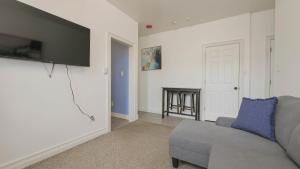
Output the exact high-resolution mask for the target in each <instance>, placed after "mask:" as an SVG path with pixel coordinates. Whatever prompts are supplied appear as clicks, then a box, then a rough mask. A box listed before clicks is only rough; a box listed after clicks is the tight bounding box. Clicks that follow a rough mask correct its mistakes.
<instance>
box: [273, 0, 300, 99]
mask: <svg viewBox="0 0 300 169" xmlns="http://www.w3.org/2000/svg"><path fill="white" fill-rule="evenodd" d="M299 7H300V1H299V0H284V1H282V0H276V26H275V29H276V42H275V43H276V52H275V53H276V54H275V55H276V60H275V62H276V72H275V86H274V90H275V94H276V95H293V96H298V97H299V96H300V79H299V77H298V75H299V72H300V66H299V63H300V43H299V39H300V20H299V16H300V10H299Z"/></svg>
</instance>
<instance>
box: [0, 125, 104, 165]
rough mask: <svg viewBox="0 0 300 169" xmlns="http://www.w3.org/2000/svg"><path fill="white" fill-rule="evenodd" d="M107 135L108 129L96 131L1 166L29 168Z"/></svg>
mask: <svg viewBox="0 0 300 169" xmlns="http://www.w3.org/2000/svg"><path fill="white" fill-rule="evenodd" d="M106 133H107V129H102V130H98V131H94V132H91V133H88V134H86V135H83V136H81V137H78V138H76V139H73V140H70V141H67V142H64V143H62V144H58V145H55V146H53V147H50V148H46V149H44V150H42V151H38V152H35V153H33V154H31V155H28V156H26V157H22V158H19V159H17V160H14V161H11V162H8V163H5V164H3V165H1V166H0V169H22V168H25V167H28V166H30V165H32V164H35V163H37V162H39V161H42V160H45V159H47V158H49V157H52V156H54V155H57V154H59V153H62V152H64V151H66V150H69V149H71V148H73V147H75V146H78V145H80V144H83V143H85V142H88V141H90V140H93V139H95V138H97V137H99V136H101V135H103V134H106Z"/></svg>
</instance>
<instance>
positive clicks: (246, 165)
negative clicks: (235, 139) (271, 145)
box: [208, 145, 298, 169]
mask: <svg viewBox="0 0 300 169" xmlns="http://www.w3.org/2000/svg"><path fill="white" fill-rule="evenodd" d="M208 169H298V167H297V166H296V165H295V164H294V163H293V162H292V161H291V160H290V159H288V157H283V156H273V155H269V154H268V155H266V154H264V153H259V152H257V151H251V150H240V149H237V148H235V147H230V146H226V147H225V146H223V145H214V146H213V147H212V150H211V153H210V158H209V165H208Z"/></svg>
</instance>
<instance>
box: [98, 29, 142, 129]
mask: <svg viewBox="0 0 300 169" xmlns="http://www.w3.org/2000/svg"><path fill="white" fill-rule="evenodd" d="M135 48H136V46H135V45H134V43H132V42H130V41H128V40H126V39H124V38H121V37H119V36H117V35H114V34H111V33H109V34H108V50H107V52H108V55H107V68H105V70H104V73H105V74H107V75H108V87H107V88H108V90H107V91H108V93H107V96H108V98H107V101H108V109H107V112H108V116H107V130H108V132H110V131H111V130H112V129H116V128H119V127H122V126H124V125H126V124H128V123H129V122H132V121H135V120H137V119H138V113H137V102H136V101H137V67H138V66H137V64H138V61H137V56H135V54H134V53H135V52H134V51H135ZM112 125H113V126H112Z"/></svg>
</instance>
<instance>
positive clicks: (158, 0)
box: [108, 0, 275, 36]
mask: <svg viewBox="0 0 300 169" xmlns="http://www.w3.org/2000/svg"><path fill="white" fill-rule="evenodd" d="M108 1H109V2H111V3H112V4H113V5H115V6H116V7H117V8H119V9H120V10H122V11H123V12H125V13H126V14H128V15H129V16H130V17H132V18H133V19H135V20H136V21H138V22H139V23H140V26H139V34H140V36H144V35H149V34H153V33H158V32H163V31H167V30H173V29H178V28H181V27H186V26H191V25H196V24H200V23H204V22H209V21H214V20H218V19H222V18H226V17H231V16H235V15H240V14H243V13H248V12H256V11H262V10H266V9H272V8H274V7H275V0H108ZM174 22H176V24H175V23H174ZM146 24H152V25H153V29H151V30H147V29H146V28H145V25H146Z"/></svg>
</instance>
